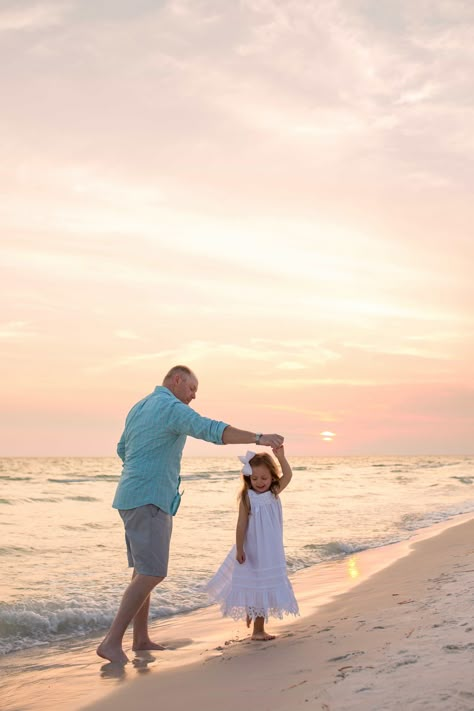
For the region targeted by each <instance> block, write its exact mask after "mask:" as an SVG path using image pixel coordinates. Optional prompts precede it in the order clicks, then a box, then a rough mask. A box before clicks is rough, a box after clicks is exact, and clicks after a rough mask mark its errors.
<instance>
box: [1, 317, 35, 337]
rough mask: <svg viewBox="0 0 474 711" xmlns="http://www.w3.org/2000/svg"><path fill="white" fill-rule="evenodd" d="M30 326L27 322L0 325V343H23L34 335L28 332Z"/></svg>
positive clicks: (11, 322)
mask: <svg viewBox="0 0 474 711" xmlns="http://www.w3.org/2000/svg"><path fill="white" fill-rule="evenodd" d="M29 326H30V324H29V323H28V322H27V321H9V322H7V323H2V324H0V340H2V341H23V340H25V339H26V338H30V337H31V336H33V335H35V334H34V333H33V331H31V330H29Z"/></svg>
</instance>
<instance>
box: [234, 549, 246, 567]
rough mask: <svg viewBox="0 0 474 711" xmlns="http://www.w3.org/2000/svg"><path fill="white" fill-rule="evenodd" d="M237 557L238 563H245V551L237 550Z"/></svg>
mask: <svg viewBox="0 0 474 711" xmlns="http://www.w3.org/2000/svg"><path fill="white" fill-rule="evenodd" d="M235 559H236V560H237V562H238V563H241V564H242V563H245V551H237V553H236V554H235Z"/></svg>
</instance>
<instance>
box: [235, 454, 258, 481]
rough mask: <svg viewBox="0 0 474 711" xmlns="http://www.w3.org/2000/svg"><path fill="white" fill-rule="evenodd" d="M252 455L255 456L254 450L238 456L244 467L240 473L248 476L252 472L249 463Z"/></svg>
mask: <svg viewBox="0 0 474 711" xmlns="http://www.w3.org/2000/svg"><path fill="white" fill-rule="evenodd" d="M252 457H255V452H247V454H246V455H245V457H240V456H239V459H240V461H241V462H242V464H243V465H244V468H243V469H242V474H245V475H246V476H250V475H251V473H252V467H251V466H250V464H249V462H250V460H251V459H252Z"/></svg>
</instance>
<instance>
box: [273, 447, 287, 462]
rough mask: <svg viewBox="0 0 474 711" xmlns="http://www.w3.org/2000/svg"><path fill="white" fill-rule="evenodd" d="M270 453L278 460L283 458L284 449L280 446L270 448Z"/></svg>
mask: <svg viewBox="0 0 474 711" xmlns="http://www.w3.org/2000/svg"><path fill="white" fill-rule="evenodd" d="M272 452H273V454H274V455H275V457H276V458H277V459H278V460H280V459H284V458H285V448H284V446H283V445H282V444H281V445H280V446H279V447H274V448H272Z"/></svg>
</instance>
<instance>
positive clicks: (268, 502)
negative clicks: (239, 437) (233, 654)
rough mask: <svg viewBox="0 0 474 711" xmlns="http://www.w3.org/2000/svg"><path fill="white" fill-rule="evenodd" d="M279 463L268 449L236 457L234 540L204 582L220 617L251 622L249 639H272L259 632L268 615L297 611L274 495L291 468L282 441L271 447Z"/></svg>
mask: <svg viewBox="0 0 474 711" xmlns="http://www.w3.org/2000/svg"><path fill="white" fill-rule="evenodd" d="M273 453H274V454H275V456H276V458H277V459H278V462H279V464H280V466H281V470H282V476H281V477H280V476H279V474H278V469H277V466H276V463H275V460H274V459H273V458H272V457H271V456H270V455H269V454H255V453H254V452H247V454H246V455H245V457H239V459H240V461H241V462H242V463H243V464H244V468H243V469H242V477H243V487H242V491H241V492H240V496H239V499H240V503H239V517H238V520H237V529H236V544H235V546H233V547H232V549H231V550H230V552H229V554H228V555H227V557H226V559H225V560H224V562H223V563H222V565H221V567H220V568H219V570H218V571H217V573H216V574H215V575H214V577H213V578H212V579H211V580H210V581H209V583H208V584H207V586H206V589H207V592H208V594H209V597H210V598H211V599H212V600H214V601H218V602H220V603H221V609H222V613H223V615H224V616H227V617H233V618H234V619H235V620H238V619H241V618H243V619H246V620H247V627H250V623H251V622H253V632H252V639H257V640H267V639H274V637H275V635H271V634H268V633H267V632H266V631H265V622H268V617H269V616H272V617H279V618H280V619H281V618H282V617H283V613H285V614H293V615H298V614H299V612H298V603H297V602H296V599H295V596H294V593H293V588H292V587H291V583H290V581H289V580H288V575H287V572H286V559H285V551H284V548H283V519H282V511H281V503H280V497H279V494H280V493H281V492H282V491H283V489H285V488H286V487H287V486H288V484H289V483H290V480H291V477H292V471H291V467H290V465H289V464H288V462H287V460H286V458H285V452H284V449H283V446H281V447H279V448H278V449H274V450H273Z"/></svg>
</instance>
